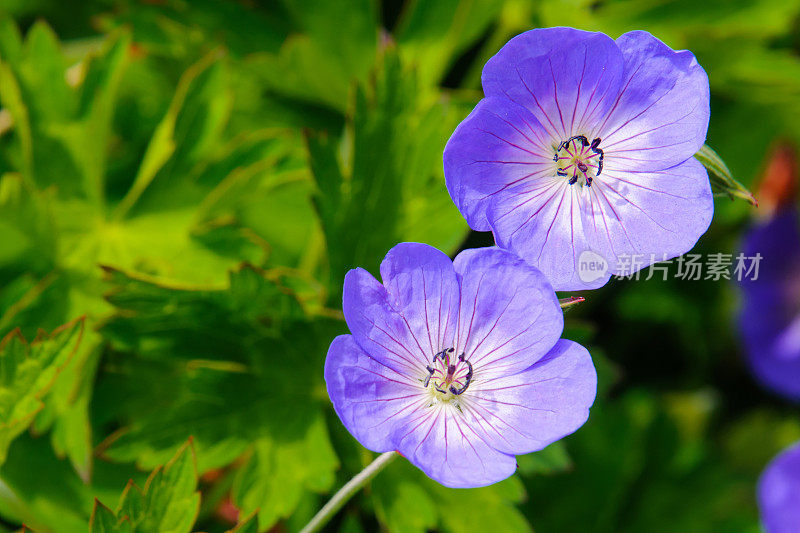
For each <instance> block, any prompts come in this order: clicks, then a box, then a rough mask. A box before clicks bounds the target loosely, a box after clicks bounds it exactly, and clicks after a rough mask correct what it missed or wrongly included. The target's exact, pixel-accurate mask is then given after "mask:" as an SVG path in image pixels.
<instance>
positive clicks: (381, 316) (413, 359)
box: [342, 268, 431, 376]
mask: <svg viewBox="0 0 800 533" xmlns="http://www.w3.org/2000/svg"><path fill="white" fill-rule="evenodd" d="M343 294H344V296H343V298H342V311H343V312H344V318H345V321H346V322H347V326H348V327H349V328H350V332H351V333H352V334H353V339H354V340H355V341H356V343H357V344H358V345H359V346H361V348H362V349H363V350H364V351H365V352H367V353H368V354H369V355H370V356H371V357H372V358H373V359H375V360H377V361H379V362H381V363H382V364H385V365H387V366H389V367H391V368H392V369H394V370H396V371H399V372H403V373H405V374H406V375H408V376H424V374H425V366H426V365H427V364H428V362H429V361H430V359H431V357H430V356H429V355H428V348H427V339H425V338H424V337H421V336H420V337H419V338H417V337H416V336H415V335H414V333H413V332H412V331H411V327H410V325H409V323H408V322H407V321H406V319H405V318H404V317H403V316H402V315H401V314H400V313H398V312H397V311H396V310H395V309H394V308H393V307H392V305H391V304H390V303H389V302H390V296H389V294H388V293H387V292H386V288H385V287H384V286H383V285H381V284H380V283H378V280H376V279H375V278H373V277H372V275H371V274H370V273H369V272H367V271H366V270H364V269H363V268H356V269H353V270H351V271H350V272H348V273H347V275H346V276H345V278H344V291H343ZM422 341H425V344H423V343H422Z"/></svg>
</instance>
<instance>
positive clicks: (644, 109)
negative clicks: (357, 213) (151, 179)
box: [444, 28, 714, 290]
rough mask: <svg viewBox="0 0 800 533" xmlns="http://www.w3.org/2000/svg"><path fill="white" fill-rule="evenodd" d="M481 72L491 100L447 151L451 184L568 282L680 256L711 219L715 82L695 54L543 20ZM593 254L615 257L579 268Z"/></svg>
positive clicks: (510, 240) (478, 226) (479, 221)
mask: <svg viewBox="0 0 800 533" xmlns="http://www.w3.org/2000/svg"><path fill="white" fill-rule="evenodd" d="M482 82H483V90H484V92H485V94H486V98H484V99H483V100H481V102H480V103H479V104H478V105H477V106H476V107H475V109H474V110H473V111H472V113H471V114H470V115H469V116H468V117H467V118H466V119H465V120H464V122H462V123H461V124H460V125H459V126H458V128H456V131H455V132H454V133H453V136H452V137H451V138H450V140H449V142H448V143H447V147H446V148H445V151H444V170H445V176H446V178H447V188H448V190H449V191H450V196H451V197H452V198H453V201H454V202H455V203H456V206H458V209H459V210H460V211H461V213H462V214H463V215H464V217H465V218H466V219H467V222H468V223H469V225H470V226H471V227H472V228H473V229H475V230H479V231H488V230H491V231H493V232H494V236H495V240H496V242H497V244H498V246H500V247H502V248H506V249H508V250H510V251H513V252H514V253H516V254H517V255H519V256H520V257H522V258H523V259H525V260H526V261H527V262H528V263H530V264H532V265H534V266H536V267H537V268H539V270H541V271H542V272H543V273H544V274H545V275H546V276H547V277H548V278H549V279H550V282H551V283H552V284H553V287H555V289H556V290H579V289H584V288H596V287H600V286H602V285H603V284H605V283H606V282H607V281H608V279H609V278H610V276H611V274H612V273H614V272H620V271H621V270H622V268H621V263H622V261H623V260H624V258H626V257H627V258H630V257H631V256H637V259H636V262H637V264H638V265H639V267H641V268H643V267H645V266H647V265H649V264H651V263H653V262H655V261H661V260H664V259H668V258H672V257H676V256H678V255H680V254H682V253H684V252H686V251H688V250H690V249H691V248H692V246H694V244H695V242H697V239H698V238H699V237H700V235H702V234H703V233H704V232H705V231H706V229H707V228H708V225H709V223H710V222H711V217H712V214H713V210H714V206H713V199H712V194H711V188H710V184H709V181H708V175H707V173H706V171H705V169H704V168H703V166H702V165H701V164H700V163H699V162H698V161H697V160H695V159H694V158H693V157H692V156H693V155H694V154H695V153H696V152H697V150H698V149H699V148H700V147H701V146H702V145H703V142H705V137H706V130H707V128H708V117H709V89H708V78H707V76H706V74H705V72H704V71H703V69H702V68H701V67H700V65H698V64H697V61H696V60H695V57H694V55H692V54H691V53H690V52H687V51H680V52H675V51H673V50H671V49H670V48H669V47H667V46H666V45H665V44H664V43H662V42H661V41H659V40H658V39H656V38H655V37H653V36H652V35H650V34H649V33H646V32H642V31H634V32H629V33H626V34H624V35H622V36H621V37H620V38H619V39H617V40H616V41H613V40H612V39H611V38H609V37H608V36H606V35H604V34H602V33H590V32H585V31H579V30H575V29H572V28H546V29H537V30H531V31H528V32H526V33H523V34H521V35H519V36H517V37H515V38H513V39H511V41H509V42H508V44H506V45H505V46H504V47H503V48H502V49H501V50H500V51H499V52H498V53H497V55H495V56H494V57H493V58H491V59H490V60H489V62H488V63H486V66H485V67H484V69H483V77H482ZM583 253H588V256H585V257H588V258H589V259H596V256H597V255H599V256H601V258H602V259H605V261H606V262H607V268H606V269H605V272H604V273H602V275H600V277H597V275H595V273H594V272H587V273H586V274H587V275H585V276H582V275H580V274H581V271H580V266H579V265H580V262H581V261H584V260H582V259H580V257H581V254H583ZM619 258H623V259H622V260H620V259H619ZM601 262H602V261H601ZM627 262H628V263H630V262H631V261H627ZM627 273H630V272H627Z"/></svg>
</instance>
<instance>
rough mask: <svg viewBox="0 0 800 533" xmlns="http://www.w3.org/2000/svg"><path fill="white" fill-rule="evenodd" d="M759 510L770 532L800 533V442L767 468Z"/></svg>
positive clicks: (759, 485)
mask: <svg viewBox="0 0 800 533" xmlns="http://www.w3.org/2000/svg"><path fill="white" fill-rule="evenodd" d="M758 507H759V509H760V510H761V522H762V523H763V524H764V528H765V529H766V531H767V533H797V532H798V531H800V442H798V443H796V444H794V445H793V446H791V447H790V448H788V449H787V450H784V451H783V452H781V453H780V454H779V455H778V456H777V457H775V459H773V460H772V461H771V462H770V464H769V465H767V468H766V469H764V473H763V474H761V479H760V480H759V481H758Z"/></svg>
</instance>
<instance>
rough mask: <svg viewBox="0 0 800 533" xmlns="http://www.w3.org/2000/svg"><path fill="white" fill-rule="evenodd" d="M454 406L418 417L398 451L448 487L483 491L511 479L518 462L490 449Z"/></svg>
mask: <svg viewBox="0 0 800 533" xmlns="http://www.w3.org/2000/svg"><path fill="white" fill-rule="evenodd" d="M474 427H475V425H474V421H471V420H469V419H468V418H467V417H465V416H464V414H462V413H460V412H459V411H458V409H457V408H456V407H454V406H453V405H452V404H443V405H440V406H435V407H431V408H429V409H427V410H425V411H422V412H420V413H418V415H417V419H416V420H413V421H412V422H411V425H410V427H408V429H407V433H406V434H405V435H403V436H402V437H401V438H400V439H399V440H398V441H397V451H399V452H400V453H401V454H402V455H403V457H405V458H406V459H408V460H409V461H411V463H412V464H414V465H415V466H416V467H417V468H419V469H420V470H422V471H423V472H425V474H427V475H428V477H430V478H432V479H434V480H435V481H438V482H439V483H441V484H442V485H444V486H446V487H452V488H472V487H483V486H486V485H491V484H492V483H497V482H498V481H502V480H504V479H506V478H507V477H509V476H511V475H512V474H513V473H514V472H515V470H516V468H517V460H516V459H515V458H514V457H512V456H510V455H506V454H504V453H500V452H498V451H497V450H495V449H494V448H492V447H490V446H489V445H488V444H486V442H485V441H484V440H483V439H482V438H481V437H480V436H479V435H478V434H477V433H476V431H475V429H474Z"/></svg>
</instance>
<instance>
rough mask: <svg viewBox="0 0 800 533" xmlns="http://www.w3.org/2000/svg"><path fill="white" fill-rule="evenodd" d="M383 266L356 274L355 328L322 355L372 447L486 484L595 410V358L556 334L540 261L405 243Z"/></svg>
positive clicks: (557, 314)
mask: <svg viewBox="0 0 800 533" xmlns="http://www.w3.org/2000/svg"><path fill="white" fill-rule="evenodd" d="M381 277H382V278H383V284H381V283H380V282H378V281H377V280H376V279H375V278H373V277H372V276H371V275H370V274H369V273H368V272H366V271H365V270H363V269H360V268H358V269H355V270H351V271H350V272H349V273H348V274H347V276H346V278H345V282H344V303H343V309H344V316H345V319H346V321H347V325H348V326H349V328H350V331H351V332H352V335H341V336H339V337H337V338H336V339H334V341H333V343H332V344H331V347H330V350H329V351H328V358H327V361H326V362H325V381H326V382H327V385H328V393H329V394H330V397H331V400H332V401H333V406H334V408H335V409H336V413H337V414H338V415H339V418H341V420H342V423H344V425H345V427H346V428H347V429H348V430H349V431H350V433H352V434H353V436H355V438H356V439H358V441H359V442H360V443H361V444H363V445H364V446H365V447H367V448H369V449H370V450H373V451H376V452H386V451H391V450H396V451H398V452H400V454H402V455H403V456H404V457H406V458H407V459H408V460H409V461H411V462H412V463H413V464H415V465H416V466H417V467H419V468H420V469H422V470H423V471H424V472H425V473H426V474H427V475H428V476H430V477H431V478H433V479H435V480H436V481H438V482H439V483H441V484H443V485H447V486H449V487H479V486H484V485H489V484H491V483H495V482H497V481H500V480H502V479H505V478H507V477H508V476H510V475H511V474H513V473H514V470H515V469H516V460H515V458H514V455H516V454H523V453H529V452H533V451H537V450H541V449H542V448H544V447H545V446H547V445H548V444H550V443H552V442H554V441H556V440H558V439H560V438H562V437H564V436H565V435H568V434H570V433H572V432H573V431H575V430H576V429H578V428H579V427H580V426H581V425H582V424H583V423H584V422H585V421H586V419H587V417H588V416H589V407H590V406H591V405H592V403H593V402H594V397H595V393H596V386H597V377H596V374H595V370H594V366H593V364H592V360H591V357H590V356H589V353H588V352H587V351H586V349H585V348H583V347H582V346H580V345H579V344H576V343H574V342H571V341H568V340H562V339H559V337H560V336H561V332H562V329H563V315H562V312H561V309H560V308H559V305H558V300H557V299H556V296H555V293H554V292H553V289H552V288H551V287H550V284H549V283H548V282H547V280H546V279H545V277H544V276H543V275H542V274H541V273H540V272H539V271H538V270H536V269H534V268H532V267H530V266H528V265H527V264H525V263H524V262H523V261H522V260H520V259H519V258H517V257H515V256H514V255H512V254H509V253H508V252H505V251H503V250H500V249H498V248H482V249H476V250H467V251H465V252H462V253H461V254H459V256H458V257H457V258H456V259H455V261H453V262H451V261H450V259H449V258H448V257H447V256H446V255H445V254H443V253H442V252H440V251H438V250H436V249H435V248H432V247H430V246H427V245H424V244H414V243H403V244H399V245H397V246H395V247H394V248H393V249H392V250H390V251H389V253H388V254H387V255H386V258H385V259H384V260H383V263H382V264H381Z"/></svg>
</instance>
